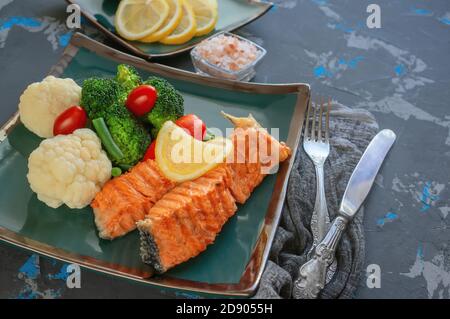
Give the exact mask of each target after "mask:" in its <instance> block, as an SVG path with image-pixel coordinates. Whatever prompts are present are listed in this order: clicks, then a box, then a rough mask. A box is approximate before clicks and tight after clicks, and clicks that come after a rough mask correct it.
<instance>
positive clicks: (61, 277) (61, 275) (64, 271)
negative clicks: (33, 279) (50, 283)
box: [48, 264, 69, 281]
mask: <svg viewBox="0 0 450 319" xmlns="http://www.w3.org/2000/svg"><path fill="white" fill-rule="evenodd" d="M68 266H69V264H64V265H62V267H61V269H60V270H59V272H58V273H56V274H49V275H48V278H49V279H59V280H62V281H67V277H69V273H68V272H67V267H68Z"/></svg>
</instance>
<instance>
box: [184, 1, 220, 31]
mask: <svg viewBox="0 0 450 319" xmlns="http://www.w3.org/2000/svg"><path fill="white" fill-rule="evenodd" d="M186 1H187V2H188V3H189V4H190V5H191V7H192V10H194V15H195V20H196V22H197V32H196V33H195V35H196V36H201V35H205V34H208V33H210V32H211V31H212V30H214V28H215V26H216V24H217V19H218V16H219V15H218V9H217V1H216V0H186Z"/></svg>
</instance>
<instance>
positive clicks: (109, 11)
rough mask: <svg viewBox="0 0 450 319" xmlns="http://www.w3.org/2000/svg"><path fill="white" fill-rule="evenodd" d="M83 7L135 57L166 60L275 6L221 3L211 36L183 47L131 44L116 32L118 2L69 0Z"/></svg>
mask: <svg viewBox="0 0 450 319" xmlns="http://www.w3.org/2000/svg"><path fill="white" fill-rule="evenodd" d="M66 1H67V2H69V3H71V4H77V5H79V6H80V9H81V12H82V14H83V15H84V16H85V17H86V18H87V19H88V20H89V21H90V22H92V24H93V25H94V26H95V27H97V28H98V29H99V30H101V31H102V32H103V33H105V34H106V35H107V36H108V37H110V38H111V39H113V40H115V41H116V42H118V43H120V44H121V45H122V46H124V47H126V48H127V49H128V50H130V51H131V52H133V54H135V55H137V56H140V57H143V58H145V59H150V58H152V57H165V56H171V55H175V54H178V53H182V52H185V51H187V50H190V49H191V48H193V47H194V46H195V45H196V44H197V43H199V42H200V41H201V40H203V39H205V38H207V37H209V36H211V35H213V34H215V33H217V32H221V31H233V30H235V29H238V28H240V27H242V26H244V25H246V24H247V23H250V22H252V21H253V20H255V19H258V18H259V17H261V16H262V15H264V14H265V13H266V12H267V11H269V9H270V8H272V6H273V4H272V3H269V2H264V1H257V0H218V4H219V20H218V21H217V25H216V28H215V29H214V30H213V31H212V32H211V33H209V34H207V35H204V36H201V37H195V38H193V39H192V40H190V41H189V42H187V43H185V44H182V45H165V44H159V43H141V42H138V41H128V40H125V39H123V38H122V37H120V36H119V35H118V34H117V33H116V32H115V27H114V15H115V12H116V9H117V6H118V3H119V0H66Z"/></svg>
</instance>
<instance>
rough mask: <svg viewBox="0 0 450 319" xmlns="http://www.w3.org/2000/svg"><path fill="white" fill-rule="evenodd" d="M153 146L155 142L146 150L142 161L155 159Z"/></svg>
mask: <svg viewBox="0 0 450 319" xmlns="http://www.w3.org/2000/svg"><path fill="white" fill-rule="evenodd" d="M155 146H156V141H153V142H152V144H150V146H149V147H148V148H147V151H146V152H145V155H144V161H146V160H148V159H152V160H154V159H155Z"/></svg>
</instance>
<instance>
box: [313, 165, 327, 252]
mask: <svg viewBox="0 0 450 319" xmlns="http://www.w3.org/2000/svg"><path fill="white" fill-rule="evenodd" d="M314 166H315V169H316V201H315V204H314V211H313V214H312V217H311V232H312V234H313V245H312V248H311V251H310V253H311V252H312V250H313V249H314V247H316V246H317V245H318V244H319V242H320V241H321V240H322V239H323V238H324V237H325V234H326V233H327V231H328V229H329V228H330V217H329V215H328V208H327V199H326V197H325V185H324V170H323V163H320V164H319V163H314Z"/></svg>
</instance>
